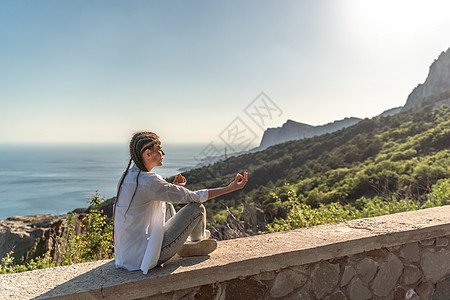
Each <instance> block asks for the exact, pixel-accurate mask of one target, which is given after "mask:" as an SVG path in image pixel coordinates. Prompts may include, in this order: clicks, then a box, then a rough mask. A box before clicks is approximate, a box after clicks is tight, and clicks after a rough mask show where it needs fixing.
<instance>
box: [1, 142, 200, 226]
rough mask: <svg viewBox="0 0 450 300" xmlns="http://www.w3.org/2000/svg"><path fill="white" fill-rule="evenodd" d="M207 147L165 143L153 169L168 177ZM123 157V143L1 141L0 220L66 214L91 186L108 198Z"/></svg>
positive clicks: (83, 200)
mask: <svg viewBox="0 0 450 300" xmlns="http://www.w3.org/2000/svg"><path fill="white" fill-rule="evenodd" d="M206 146H207V145H206V144H165V145H163V149H164V152H165V153H166V155H165V157H164V161H163V166H161V167H157V168H154V169H153V170H152V171H153V172H156V173H158V174H160V175H161V176H163V177H164V178H167V177H170V176H173V175H176V174H177V173H178V172H179V169H185V168H192V167H194V166H195V165H197V164H198V162H199V161H198V159H199V158H201V151H202V150H203V149H204V148H205V147H206ZM128 160H129V152H128V144H119V143H117V144H0V219H5V218H7V217H10V216H25V215H33V214H65V213H67V212H69V211H72V210H73V209H75V208H80V207H87V206H88V200H87V197H91V196H92V194H94V193H95V192H96V191H98V193H99V194H100V195H101V196H104V197H105V198H111V197H113V196H115V195H116V188H117V183H118V180H119V178H120V176H121V175H122V173H123V172H124V170H125V168H126V166H127V163H128ZM187 180H188V181H189V178H187Z"/></svg>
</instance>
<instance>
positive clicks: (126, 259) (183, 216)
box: [114, 132, 247, 274]
mask: <svg viewBox="0 0 450 300" xmlns="http://www.w3.org/2000/svg"><path fill="white" fill-rule="evenodd" d="M164 155H165V153H164V151H163V150H162V147H161V140H160V139H159V137H158V136H157V135H156V134H155V133H153V132H138V133H136V134H135V135H134V136H133V138H132V139H131V142H130V157H131V158H130V161H129V163H128V166H127V168H126V170H125V172H124V174H123V175H122V177H121V179H120V182H119V186H118V189H117V197H116V203H115V204H114V252H115V257H116V266H117V267H122V268H125V269H127V270H130V271H133V270H142V271H143V272H144V274H147V272H148V270H149V269H151V268H153V267H155V266H157V265H161V264H162V263H164V262H166V261H167V260H169V259H170V258H171V257H172V256H174V255H175V254H176V253H178V254H179V255H180V256H195V255H207V254H209V253H211V252H212V251H214V250H215V249H216V247H217V242H216V240H213V239H210V238H209V231H208V230H206V211H205V207H204V206H203V205H202V204H201V203H202V202H205V201H207V200H209V199H212V198H215V197H217V196H220V195H224V194H227V193H230V192H233V191H236V190H239V189H242V188H243V187H244V186H245V184H246V183H247V172H245V173H244V175H241V174H237V175H236V178H235V180H234V181H233V182H231V183H230V184H229V185H228V186H226V187H221V188H214V189H202V190H198V191H190V190H188V189H186V188H185V187H184V186H185V185H186V178H184V177H183V176H182V175H181V174H178V176H176V177H175V180H174V181H173V183H168V182H167V181H165V180H164V179H163V178H162V177H161V176H160V175H158V174H156V173H153V172H152V169H153V168H154V167H157V166H162V161H163V157H164ZM131 162H134V165H133V166H132V167H131V168H130V166H131ZM172 203H186V205H185V206H184V207H183V208H182V209H180V210H179V211H178V212H175V209H174V208H173V205H172ZM188 237H190V241H189V242H186V240H187V239H188Z"/></svg>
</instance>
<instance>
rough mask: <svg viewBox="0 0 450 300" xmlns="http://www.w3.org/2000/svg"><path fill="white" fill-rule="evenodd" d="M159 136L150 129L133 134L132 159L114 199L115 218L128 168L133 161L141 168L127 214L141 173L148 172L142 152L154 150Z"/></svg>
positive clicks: (131, 142) (128, 167)
mask: <svg viewBox="0 0 450 300" xmlns="http://www.w3.org/2000/svg"><path fill="white" fill-rule="evenodd" d="M159 144H160V141H159V136H158V135H157V134H156V133H154V132H150V131H143V132H137V133H135V134H134V135H133V137H132V138H131V141H130V160H129V162H128V165H127V168H126V169H125V172H124V174H123V176H122V178H121V179H120V183H119V187H118V188H117V195H116V200H115V201H114V210H113V218H114V215H115V213H116V206H117V201H118V200H119V194H120V189H121V188H122V184H123V181H124V180H125V177H126V176H127V174H128V170H129V169H130V165H131V162H132V161H133V162H134V164H135V165H136V166H137V167H138V168H139V173H138V175H137V176H136V188H135V189H134V193H133V196H132V197H131V200H130V204H129V205H128V208H127V210H126V211H125V215H126V213H127V212H128V210H129V209H130V206H131V202H132V201H133V198H134V195H136V190H137V187H138V184H139V175H140V174H141V172H142V171H144V172H148V170H147V168H146V167H145V164H144V161H143V159H142V154H143V153H144V151H145V150H147V149H150V150H152V149H153V147H154V146H155V145H159Z"/></svg>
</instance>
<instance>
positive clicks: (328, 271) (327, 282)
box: [311, 262, 339, 299]
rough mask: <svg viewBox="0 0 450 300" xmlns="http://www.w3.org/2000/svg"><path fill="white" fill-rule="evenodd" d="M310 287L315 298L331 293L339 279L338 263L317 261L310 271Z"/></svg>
mask: <svg viewBox="0 0 450 300" xmlns="http://www.w3.org/2000/svg"><path fill="white" fill-rule="evenodd" d="M311 281H312V288H313V290H314V294H315V295H316V297H317V298H319V299H321V298H323V297H325V296H326V295H328V294H329V293H331V291H332V290H333V289H334V287H335V286H336V285H337V283H338V281H339V265H338V264H330V263H328V262H321V263H319V264H318V265H317V266H316V268H315V269H314V270H313V271H312V273H311Z"/></svg>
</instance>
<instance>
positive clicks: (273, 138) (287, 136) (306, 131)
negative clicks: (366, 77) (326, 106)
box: [258, 118, 361, 150]
mask: <svg viewBox="0 0 450 300" xmlns="http://www.w3.org/2000/svg"><path fill="white" fill-rule="evenodd" d="M359 121H361V119H359V118H345V119H343V120H339V121H334V122H332V123H328V124H325V125H320V126H312V125H308V124H304V123H299V122H295V121H293V120H287V122H286V123H284V124H283V126H281V127H277V128H268V129H267V130H266V131H265V132H264V135H263V137H262V140H261V143H260V145H259V148H258V150H262V149H265V148H267V147H270V146H272V145H275V144H280V143H284V142H287V141H292V140H301V139H305V138H310V137H313V136H317V135H322V134H326V133H331V132H335V131H338V130H340V129H343V128H345V127H349V126H352V125H355V124H356V123H358V122H359Z"/></svg>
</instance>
